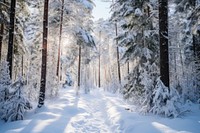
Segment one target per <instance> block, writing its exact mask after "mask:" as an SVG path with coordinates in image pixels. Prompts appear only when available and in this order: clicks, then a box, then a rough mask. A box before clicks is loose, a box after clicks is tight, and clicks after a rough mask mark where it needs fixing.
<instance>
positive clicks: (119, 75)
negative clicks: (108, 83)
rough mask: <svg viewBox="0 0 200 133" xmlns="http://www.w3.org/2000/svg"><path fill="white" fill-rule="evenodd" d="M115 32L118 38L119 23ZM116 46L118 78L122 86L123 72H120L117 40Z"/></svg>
mask: <svg viewBox="0 0 200 133" xmlns="http://www.w3.org/2000/svg"><path fill="white" fill-rule="evenodd" d="M115 32H116V37H117V36H118V31H117V22H116V23H115ZM116 46H117V69H118V78H119V84H121V72H120V61H119V47H118V41H117V40H116Z"/></svg>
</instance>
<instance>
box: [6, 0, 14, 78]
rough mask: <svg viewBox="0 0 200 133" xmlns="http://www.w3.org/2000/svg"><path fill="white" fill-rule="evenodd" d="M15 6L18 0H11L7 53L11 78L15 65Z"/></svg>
mask: <svg viewBox="0 0 200 133" xmlns="http://www.w3.org/2000/svg"><path fill="white" fill-rule="evenodd" d="M15 7H16V0H11V7H10V25H9V40H8V53H7V62H8V65H9V73H10V79H12V67H13V40H14V29H15Z"/></svg>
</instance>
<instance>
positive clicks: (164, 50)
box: [159, 0, 169, 88]
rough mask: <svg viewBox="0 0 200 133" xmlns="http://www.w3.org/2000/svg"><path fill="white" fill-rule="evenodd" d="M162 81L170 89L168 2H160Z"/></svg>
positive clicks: (161, 0)
mask: <svg viewBox="0 0 200 133" xmlns="http://www.w3.org/2000/svg"><path fill="white" fill-rule="evenodd" d="M159 36H160V76H161V77H160V79H161V81H162V82H163V84H164V85H165V86H166V87H168V88H169V53H168V1H166V0H159Z"/></svg>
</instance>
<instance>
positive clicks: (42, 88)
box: [38, 0, 49, 108]
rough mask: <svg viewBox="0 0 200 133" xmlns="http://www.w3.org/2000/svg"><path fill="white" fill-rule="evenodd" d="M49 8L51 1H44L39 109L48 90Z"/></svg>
mask: <svg viewBox="0 0 200 133" xmlns="http://www.w3.org/2000/svg"><path fill="white" fill-rule="evenodd" d="M48 6H49V0H45V1H44V16H43V46H42V65H41V67H42V69H41V79H40V94H39V102H38V108H41V107H42V105H43V104H44V100H45V89H46V70H47V69H46V68H47V39H48Z"/></svg>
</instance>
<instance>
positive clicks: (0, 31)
mask: <svg viewBox="0 0 200 133" xmlns="http://www.w3.org/2000/svg"><path fill="white" fill-rule="evenodd" d="M3 31H4V24H1V29H0V61H1V54H2V52H1V50H2V44H3Z"/></svg>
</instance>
